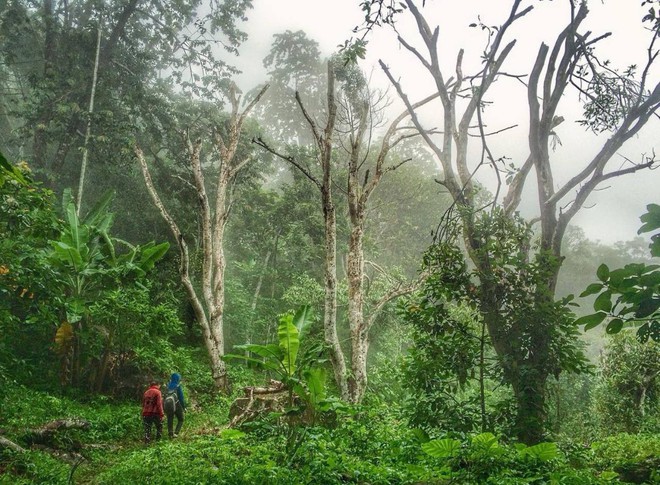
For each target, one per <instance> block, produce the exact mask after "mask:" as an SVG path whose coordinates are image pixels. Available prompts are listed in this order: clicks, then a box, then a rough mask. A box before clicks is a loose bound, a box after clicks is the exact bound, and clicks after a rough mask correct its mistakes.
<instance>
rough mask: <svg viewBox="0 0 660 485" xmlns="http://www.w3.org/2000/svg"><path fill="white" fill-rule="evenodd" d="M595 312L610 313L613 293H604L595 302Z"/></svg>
mask: <svg viewBox="0 0 660 485" xmlns="http://www.w3.org/2000/svg"><path fill="white" fill-rule="evenodd" d="M594 310H596V311H597V312H609V311H610V310H612V292H611V291H609V290H607V291H604V292H602V293H601V294H600V295H598V297H597V298H596V300H595V301H594Z"/></svg>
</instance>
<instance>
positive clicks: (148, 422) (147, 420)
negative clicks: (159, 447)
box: [142, 415, 163, 443]
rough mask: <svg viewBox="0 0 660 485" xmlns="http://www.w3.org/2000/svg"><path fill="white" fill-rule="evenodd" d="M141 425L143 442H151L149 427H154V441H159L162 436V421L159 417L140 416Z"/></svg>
mask: <svg viewBox="0 0 660 485" xmlns="http://www.w3.org/2000/svg"><path fill="white" fill-rule="evenodd" d="M142 424H143V425H144V442H145V443H149V442H150V441H151V426H153V425H155V426H156V439H157V440H159V439H160V436H161V435H162V434H163V420H162V419H161V417H160V416H158V415H154V416H142Z"/></svg>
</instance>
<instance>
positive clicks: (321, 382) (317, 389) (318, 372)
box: [304, 367, 327, 404]
mask: <svg viewBox="0 0 660 485" xmlns="http://www.w3.org/2000/svg"><path fill="white" fill-rule="evenodd" d="M304 377H305V382H306V384H307V389H309V397H310V401H311V402H312V403H313V404H317V403H319V402H321V401H322V400H323V399H325V395H326V392H325V391H326V390H325V380H326V377H327V372H326V370H325V369H324V368H323V367H314V368H312V369H308V370H306V371H305V373H304Z"/></svg>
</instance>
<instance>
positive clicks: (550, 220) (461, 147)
mask: <svg viewBox="0 0 660 485" xmlns="http://www.w3.org/2000/svg"><path fill="white" fill-rule="evenodd" d="M418 3H419V2H415V1H413V0H405V5H406V9H407V10H408V11H409V12H410V15H412V17H413V19H414V21H415V23H416V26H417V30H418V33H419V38H418V40H415V41H413V40H412V39H410V38H404V37H402V36H401V35H398V40H399V43H400V44H401V45H402V46H403V48H404V49H406V50H407V51H408V52H409V53H411V54H412V55H413V56H414V57H415V58H416V59H417V60H418V61H419V63H420V64H421V66H423V68H424V69H425V71H426V72H427V73H428V74H429V76H430V78H431V80H432V81H433V85H434V87H435V90H436V93H437V94H438V96H439V99H440V107H441V115H440V116H441V119H440V122H441V124H442V133H441V134H439V137H434V136H432V135H430V134H429V132H428V130H427V129H426V127H425V126H424V125H423V123H422V121H421V119H420V114H419V111H418V110H417V108H415V106H413V105H412V103H411V102H410V101H409V100H408V96H407V94H406V92H405V91H404V88H403V86H402V83H401V82H400V81H399V80H397V79H396V78H395V75H394V74H393V72H392V71H391V69H390V68H389V67H388V66H387V65H386V64H385V62H383V61H380V64H381V67H382V69H383V70H384V72H385V74H386V75H387V76H388V78H389V79H390V81H391V83H392V85H393V86H394V87H395V88H396V90H397V92H398V94H399V96H400V98H401V99H402V100H403V102H404V104H405V105H406V107H407V108H408V111H409V113H410V115H411V117H412V120H413V123H414V124H415V126H416V127H417V129H418V130H419V132H420V133H421V134H422V136H423V137H424V139H425V141H426V143H427V144H428V146H429V147H430V149H431V150H432V151H433V153H434V154H435V156H436V157H437V159H438V160H439V162H440V164H441V166H442V179H441V180H439V183H441V184H442V185H443V186H444V187H445V188H446V189H447V191H448V192H449V193H450V194H451V196H452V197H453V199H454V202H455V207H457V208H458V209H459V210H458V213H459V214H460V218H461V222H462V234H463V239H464V242H465V247H466V248H467V252H468V253H469V256H470V258H471V260H472V261H473V263H474V264H475V266H476V268H477V270H478V272H479V273H480V274H481V275H484V277H483V278H482V279H481V281H480V286H479V288H480V289H479V291H480V299H479V300H480V306H481V308H480V309H481V312H482V314H483V317H484V320H485V323H486V326H487V328H488V332H489V334H490V337H491V340H492V342H493V346H494V348H495V351H496V352H497V354H498V356H499V357H500V361H501V363H502V366H503V368H504V372H505V376H506V378H507V379H508V381H509V382H510V384H511V385H512V388H513V391H514V394H515V397H516V400H517V404H518V418H517V419H518V422H517V426H518V435H519V438H520V439H521V440H523V441H525V442H528V443H531V442H536V441H539V440H540V439H541V438H542V433H543V423H544V420H545V392H546V391H545V384H546V381H547V378H548V376H549V375H550V372H551V371H552V369H553V366H551V365H550V360H549V359H550V354H551V347H552V345H553V342H552V338H551V335H550V332H551V330H550V329H551V327H552V322H538V324H537V325H534V326H533V330H532V331H531V333H530V334H529V335H528V336H527V337H528V338H529V342H530V343H529V348H530V349H531V350H530V352H526V353H525V352H517V350H516V349H513V348H512V345H515V344H514V342H515V340H513V339H511V332H513V331H514V330H515V329H513V328H512V327H511V325H510V324H511V322H507V321H506V319H505V318H503V315H502V313H501V302H500V301H499V299H498V297H497V295H498V282H497V277H496V275H495V274H494V273H493V268H492V266H491V261H490V259H489V257H488V252H487V251H484V250H483V249H484V247H483V244H484V241H482V240H481V239H480V237H479V235H478V233H477V231H476V230H475V217H476V216H477V214H478V212H479V209H480V207H479V206H478V202H477V199H476V197H475V194H476V192H475V190H474V179H473V177H474V175H475V172H476V170H477V169H478V168H479V167H481V166H483V165H492V166H494V167H495V168H496V173H498V174H499V171H498V170H499V169H500V168H501V167H497V166H496V165H497V162H498V161H497V159H496V158H495V156H494V155H493V154H492V153H491V151H490V148H489V146H488V143H486V140H487V133H485V131H486V129H485V123H484V121H483V119H482V116H483V107H484V103H485V102H486V100H487V96H488V94H489V89H490V88H491V87H492V85H493V84H494V82H495V81H496V80H497V79H498V78H499V77H502V76H505V75H507V74H506V72H505V70H504V67H503V66H504V64H505V61H506V60H507V58H508V57H509V54H510V53H511V52H512V50H513V49H514V47H515V46H516V40H515V39H513V40H509V41H506V40H505V39H506V38H507V37H508V36H509V30H510V27H511V25H512V24H514V23H516V22H519V21H520V20H521V19H522V18H523V17H525V16H526V15H527V14H528V13H529V12H531V11H532V9H533V8H534V7H533V6H528V7H526V8H522V7H521V4H522V1H521V0H513V1H512V2H511V8H510V10H509V12H508V15H507V17H506V20H505V21H504V23H503V24H502V25H501V26H500V27H498V28H492V27H488V26H485V25H484V26H483V27H484V30H488V31H489V32H490V33H491V34H492V35H491V36H490V37H489V41H488V45H487V47H486V49H485V51H484V53H483V55H482V63H481V68H480V71H479V72H477V73H470V74H467V73H464V72H463V57H464V51H463V49H461V50H460V51H459V52H458V55H457V58H456V63H455V70H454V72H453V73H452V77H447V75H446V73H445V72H443V70H442V68H441V66H440V54H439V41H440V29H439V27H435V28H431V26H430V25H429V24H428V22H427V20H426V18H425V16H424V14H423V13H422V11H421V10H420V8H419V7H418V5H417V4H418ZM576 3H577V2H570V12H571V16H570V19H569V21H568V22H567V25H566V27H565V28H564V29H563V30H562V31H561V32H559V33H558V34H557V36H556V38H555V41H554V43H553V44H552V46H548V45H546V44H545V43H542V44H541V45H540V47H539V49H538V53H537V56H536V60H535V62H534V64H533V66H532V68H531V70H530V72H529V75H528V76H520V77H519V79H520V80H524V83H525V84H526V86H527V90H526V102H527V104H528V106H529V132H528V141H529V156H528V157H527V158H526V160H525V162H524V163H522V164H521V165H520V166H519V167H518V169H517V172H516V173H515V175H514V176H513V177H512V179H511V181H510V183H509V186H508V189H507V192H506V194H505V196H504V198H503V201H502V202H501V203H499V201H498V198H499V192H500V190H501V189H502V188H503V187H502V185H503V183H502V182H501V183H500V185H498V189H497V191H496V193H495V197H494V199H495V200H494V202H493V204H492V206H491V207H493V208H494V207H496V206H498V205H499V206H500V207H501V209H502V210H503V211H504V213H505V214H506V215H507V216H508V217H512V216H513V215H514V212H515V211H516V210H517V209H518V207H519V204H520V201H521V198H522V193H523V189H524V187H525V186H526V185H527V184H529V183H530V180H533V179H530V178H529V177H528V176H529V175H530V173H532V171H534V173H535V175H536V181H537V192H538V209H537V210H538V213H539V216H540V223H541V224H540V226H541V227H540V245H539V246H540V247H539V250H538V254H543V255H546V257H548V258H553V259H554V260H555V261H557V262H560V261H561V244H562V240H563V236H564V234H565V231H566V228H567V226H568V223H569V222H570V221H571V219H572V218H573V217H574V216H575V215H576V214H577V212H578V211H579V210H580V209H581V208H582V207H583V206H584V204H585V202H586V201H587V198H588V197H589V195H590V194H591V193H592V192H593V191H594V190H595V189H596V188H597V187H598V186H599V184H601V183H602V182H604V181H607V180H609V179H612V178H614V177H619V176H622V175H627V174H631V173H634V172H637V171H639V170H643V169H647V168H651V167H654V166H656V160H655V158H654V157H645V158H644V159H643V160H641V161H640V162H638V163H633V162H632V161H628V164H627V165H626V166H624V167H619V168H614V169H612V168H610V165H611V164H610V162H611V161H612V158H613V156H614V155H615V154H616V153H617V151H618V150H619V149H620V148H621V147H622V146H623V145H624V143H625V142H626V141H628V140H629V139H630V138H631V137H633V136H634V135H636V134H637V133H639V131H640V130H641V129H642V127H644V125H645V124H646V123H647V122H648V121H649V119H650V118H651V117H652V116H653V115H654V114H655V113H656V112H657V110H658V108H659V107H660V84H656V85H650V79H649V77H650V75H649V73H650V71H651V66H652V65H653V64H654V62H655V61H656V59H657V56H658V49H657V47H656V41H657V38H658V32H659V31H658V23H657V22H655V19H651V20H652V23H653V27H650V28H649V29H648V30H650V34H651V40H650V42H649V45H648V48H647V61H646V64H645V65H644V66H643V68H642V69H641V71H640V74H639V76H638V77H637V78H636V80H632V79H634V77H633V74H634V72H633V71H632V70H629V71H628V72H626V73H624V74H619V73H618V72H616V71H614V70H613V69H612V68H611V67H609V65H608V64H607V63H605V62H601V61H600V60H599V59H598V58H597V57H596V56H595V54H594V48H595V44H596V43H597V42H598V41H600V40H601V39H603V38H605V37H607V36H608V35H609V34H605V35H600V36H593V35H592V34H591V32H582V31H581V30H582V29H581V26H582V23H583V21H584V20H585V18H586V17H587V15H588V8H587V4H586V2H581V3H580V4H576ZM418 41H421V45H422V48H421V49H420V48H418V47H416V46H415V43H416V42H418ZM525 78H526V79H525ZM525 81H526V82H525ZM571 86H573V87H575V88H577V90H578V93H579V94H580V96H581V97H582V98H583V99H584V100H585V103H586V108H587V109H586V111H585V112H586V118H585V123H586V124H588V125H589V126H590V127H591V128H592V129H594V130H595V131H609V136H608V138H607V140H606V141H605V143H604V145H603V147H602V148H601V149H600V150H599V151H598V153H597V154H596V155H595V156H594V157H593V158H592V159H590V160H585V161H583V162H582V163H578V161H577V160H576V161H575V163H574V166H575V167H579V168H577V170H576V173H575V174H574V175H573V176H572V177H571V178H570V179H569V181H568V182H567V183H565V184H564V185H562V186H560V187H559V188H556V183H555V178H554V176H553V171H554V168H555V163H554V162H553V161H552V160H551V158H552V157H551V149H550V147H551V144H552V141H553V137H554V136H555V129H556V128H557V127H558V126H559V125H560V124H561V123H562V122H563V120H564V119H563V117H562V116H560V115H558V108H559V105H560V102H561V101H562V100H563V99H564V95H565V94H566V93H567V89H568V88H569V87H571ZM474 135H476V137H477V139H480V140H481V150H480V151H481V153H480V155H477V156H476V157H475V159H471V155H470V152H469V151H468V141H469V139H470V136H474ZM519 249H520V250H524V251H529V248H519ZM559 269H560V264H556V265H554V266H553V267H552V268H551V269H549V271H548V276H547V278H546V280H545V282H544V286H545V290H544V291H538V292H537V293H536V296H535V298H537V299H538V304H539V305H542V304H544V303H547V302H548V301H552V300H553V298H554V292H555V287H556V282H557V275H558V272H559ZM522 369H528V370H529V372H525V373H524V372H522Z"/></svg>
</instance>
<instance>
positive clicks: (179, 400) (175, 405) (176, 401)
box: [165, 372, 186, 438]
mask: <svg viewBox="0 0 660 485" xmlns="http://www.w3.org/2000/svg"><path fill="white" fill-rule="evenodd" d="M185 409H186V400H185V397H184V396H183V389H182V388H181V376H180V375H179V374H177V373H176V372H175V373H174V374H172V377H171V378H170V382H168V383H167V389H166V391H165V414H166V415H167V434H168V435H169V437H170V438H176V437H177V436H178V435H179V432H180V431H181V426H183V419H184V416H183V413H184V411H185ZM174 416H176V429H175V430H174V431H172V425H173V424H174Z"/></svg>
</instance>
